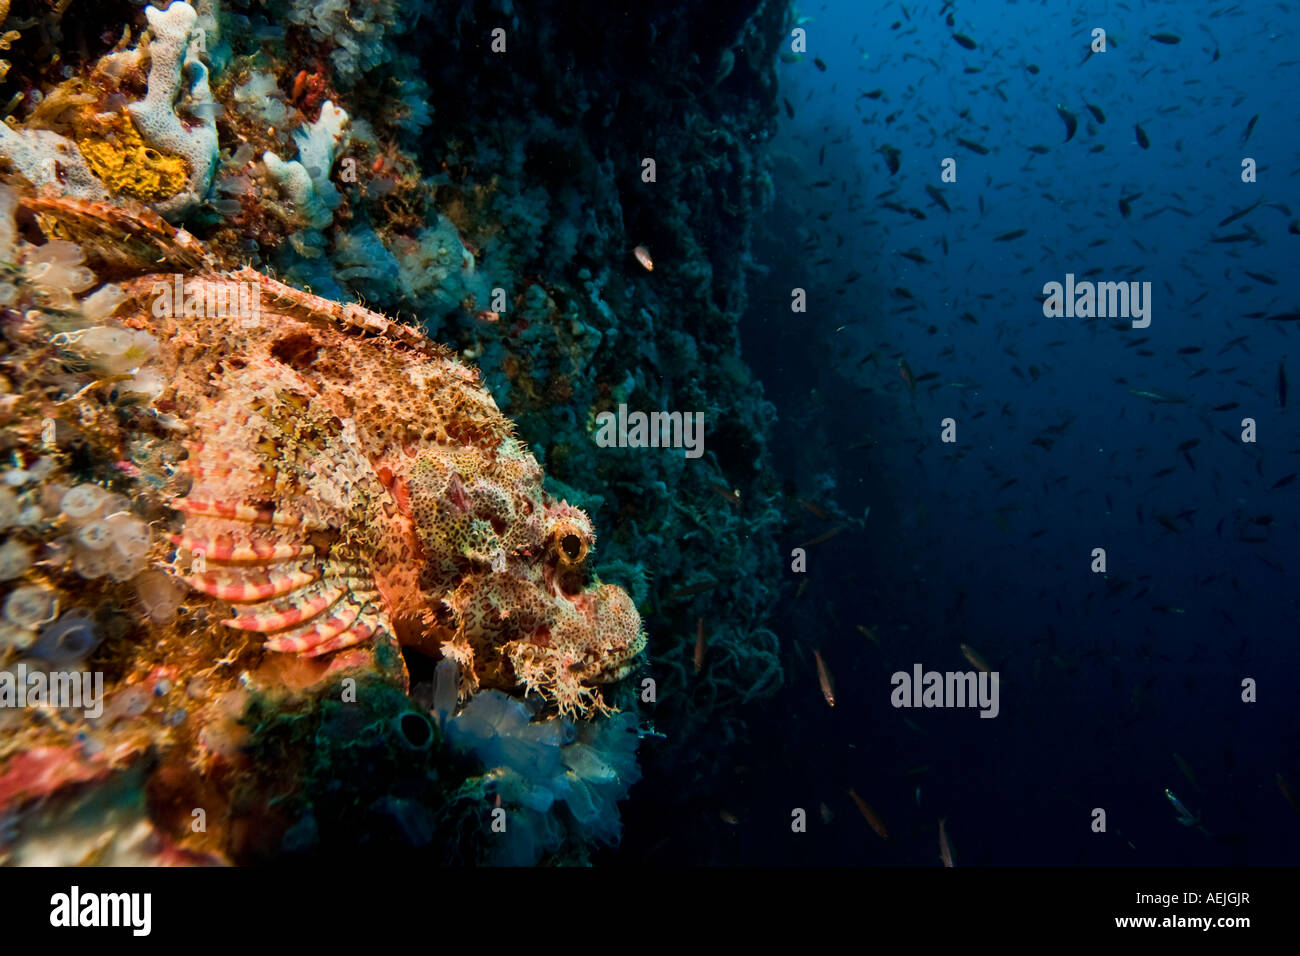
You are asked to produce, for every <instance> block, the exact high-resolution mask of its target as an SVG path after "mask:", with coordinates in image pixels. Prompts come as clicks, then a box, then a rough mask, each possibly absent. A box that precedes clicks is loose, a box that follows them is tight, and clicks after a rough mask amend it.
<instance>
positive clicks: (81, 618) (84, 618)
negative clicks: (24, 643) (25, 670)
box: [30, 608, 100, 664]
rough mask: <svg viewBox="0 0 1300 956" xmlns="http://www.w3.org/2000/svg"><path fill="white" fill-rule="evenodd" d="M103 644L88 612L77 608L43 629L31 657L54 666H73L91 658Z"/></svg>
mask: <svg viewBox="0 0 1300 956" xmlns="http://www.w3.org/2000/svg"><path fill="white" fill-rule="evenodd" d="M99 640H100V638H99V635H98V634H97V633H96V631H95V621H94V618H92V617H91V616H90V613H89V612H87V611H86V610H84V609H82V608H74V609H73V610H71V611H68V612H67V613H66V614H64V615H63V616H62V617H60V618H59V619H58V620H57V621H55V622H54V623H52V624H47V625H46V626H45V627H43V628H41V635H40V637H39V638H37V639H36V643H35V644H33V645H32V648H31V651H30V654H31V655H32V657H37V658H40V659H41V660H43V661H48V662H49V663H51V664H71V663H73V662H74V661H80V660H84V659H85V658H86V657H88V656H89V655H90V652H91V651H93V650H94V649H95V648H96V647H98V646H99Z"/></svg>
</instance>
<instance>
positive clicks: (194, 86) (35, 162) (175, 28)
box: [0, 0, 220, 217]
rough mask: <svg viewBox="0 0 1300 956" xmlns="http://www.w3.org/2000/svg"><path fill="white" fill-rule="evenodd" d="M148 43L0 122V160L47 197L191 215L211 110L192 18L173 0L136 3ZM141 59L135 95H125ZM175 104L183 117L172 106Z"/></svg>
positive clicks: (208, 171) (204, 176) (213, 136)
mask: <svg viewBox="0 0 1300 956" xmlns="http://www.w3.org/2000/svg"><path fill="white" fill-rule="evenodd" d="M145 13H146V15H147V17H148V23H149V38H148V42H147V43H145V42H142V43H141V44H140V45H139V46H137V47H136V48H135V49H133V50H120V51H115V52H112V53H109V54H107V55H105V56H104V57H103V58H102V59H100V60H99V61H98V62H97V63H95V64H94V65H93V67H92V69H91V71H90V76H89V78H83V77H81V76H74V77H72V78H70V79H68V80H66V81H64V82H63V83H61V84H60V85H59V86H58V87H56V88H55V89H53V90H51V91H50V92H49V93H48V94H46V95H45V96H44V97H42V99H41V100H40V103H39V106H38V107H37V108H36V110H35V111H34V112H33V114H32V115H31V116H30V117H28V118H27V120H26V121H25V123H24V124H23V127H22V128H19V129H12V128H10V127H9V125H8V124H6V125H4V126H0V158H3V159H4V160H7V161H8V162H9V163H10V164H11V166H12V167H13V169H14V170H15V171H16V172H18V173H19V174H20V175H21V176H23V177H24V178H25V179H26V180H27V181H28V182H30V183H31V184H32V185H33V186H35V187H37V188H38V189H42V190H45V191H48V192H49V193H50V194H52V195H65V196H69V197H71V198H77V199H93V200H106V199H108V198H110V197H112V196H119V195H120V196H125V197H132V198H136V199H141V200H146V201H149V202H150V204H151V205H152V208H153V209H155V210H156V211H157V212H158V213H160V214H161V215H164V216H170V217H179V216H183V215H185V214H187V213H189V212H191V211H192V210H193V209H194V208H195V207H196V206H197V205H198V204H199V203H200V202H201V201H202V200H203V199H204V198H205V197H206V195H207V193H208V189H209V187H210V185H211V182H212V175H213V172H214V169H215V164H216V161H217V159H218V155H219V154H218V149H217V130H216V124H215V116H216V114H217V112H218V111H219V109H220V107H219V106H218V104H217V103H216V102H214V101H213V99H212V95H211V92H210V90H209V87H208V68H207V66H206V65H205V64H204V62H203V60H202V58H201V56H200V55H199V54H200V46H201V40H200V37H201V34H200V32H199V29H198V26H197V20H198V15H197V14H196V13H195V11H194V8H193V7H191V6H190V5H189V4H188V3H184V2H181V0H177V2H176V3H173V4H171V5H170V6H169V7H167V9H166V10H160V9H158V8H156V7H146V8H145ZM146 65H147V69H148V72H147V79H146V80H144V84H145V90H144V95H143V96H141V97H140V98H138V99H135V100H130V99H129V98H128V94H129V93H130V92H131V91H132V89H133V87H135V86H138V84H139V82H140V80H141V77H142V76H143V75H144V70H145V67H146ZM178 110H179V111H181V113H183V114H184V118H182V115H180V113H178Z"/></svg>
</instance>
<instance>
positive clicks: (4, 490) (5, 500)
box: [0, 485, 19, 531]
mask: <svg viewBox="0 0 1300 956" xmlns="http://www.w3.org/2000/svg"><path fill="white" fill-rule="evenodd" d="M18 510H19V508H18V496H17V495H16V494H14V491H13V489H12V488H10V487H8V486H6V485H0V531H3V530H4V529H5V528H12V527H13V526H14V524H16V523H17V521H18Z"/></svg>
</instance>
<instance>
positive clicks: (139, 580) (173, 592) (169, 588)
mask: <svg viewBox="0 0 1300 956" xmlns="http://www.w3.org/2000/svg"><path fill="white" fill-rule="evenodd" d="M135 593H136V594H137V595H138V596H139V598H140V603H141V604H143V605H144V610H145V613H146V614H148V615H149V617H150V619H151V620H152V621H153V622H154V623H155V624H167V623H168V622H170V621H171V620H173V619H174V618H175V617H176V609H177V608H178V607H180V603H181V597H182V596H183V593H184V592H183V591H182V590H181V588H180V587H179V585H177V583H176V582H175V581H173V580H172V579H171V578H170V577H168V576H167V575H166V574H164V573H163V572H161V571H145V572H144V573H143V574H141V575H139V576H137V577H136V579H135ZM196 680H197V678H196ZM190 686H191V687H193V686H194V685H193V683H191V685H190Z"/></svg>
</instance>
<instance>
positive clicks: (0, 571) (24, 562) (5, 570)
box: [0, 538, 32, 581]
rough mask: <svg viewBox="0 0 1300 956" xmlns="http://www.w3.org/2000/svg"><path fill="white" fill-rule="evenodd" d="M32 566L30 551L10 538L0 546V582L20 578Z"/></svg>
mask: <svg viewBox="0 0 1300 956" xmlns="http://www.w3.org/2000/svg"><path fill="white" fill-rule="evenodd" d="M31 566H32V549H31V548H29V547H27V545H25V544H23V543H22V542H21V541H15V540H13V539H12V538H10V539H9V540H8V541H6V542H5V543H4V544H0V581H12V580H13V579H14V578H19V577H22V576H23V575H24V574H26V573H27V569H28V568H30V567H31Z"/></svg>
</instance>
